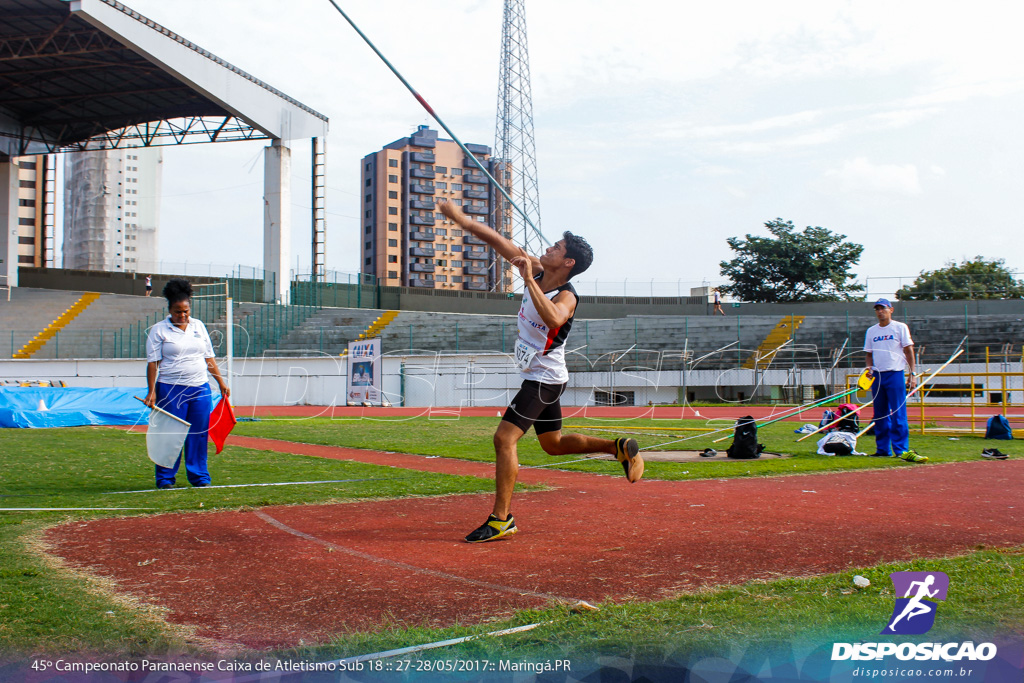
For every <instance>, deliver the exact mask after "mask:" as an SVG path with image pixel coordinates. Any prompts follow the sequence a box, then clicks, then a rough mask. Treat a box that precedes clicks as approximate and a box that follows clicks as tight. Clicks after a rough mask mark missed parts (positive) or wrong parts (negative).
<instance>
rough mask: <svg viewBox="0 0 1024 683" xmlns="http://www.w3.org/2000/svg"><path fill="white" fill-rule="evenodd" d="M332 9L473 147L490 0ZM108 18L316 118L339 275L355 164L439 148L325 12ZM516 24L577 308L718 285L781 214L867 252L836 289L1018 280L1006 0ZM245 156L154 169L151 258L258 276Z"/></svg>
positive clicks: (352, 233)
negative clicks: (976, 261)
mask: <svg viewBox="0 0 1024 683" xmlns="http://www.w3.org/2000/svg"><path fill="white" fill-rule="evenodd" d="M338 2H339V4H340V5H341V6H342V7H343V8H344V9H345V11H346V12H347V13H348V14H349V16H351V17H352V19H353V21H355V22H356V23H357V24H358V25H359V27H360V28H361V29H362V30H363V31H364V32H365V33H366V34H367V35H368V36H369V37H370V39H371V40H373V41H374V42H375V43H376V44H377V46H378V48H379V49H380V50H381V51H382V52H383V53H384V55H385V56H386V57H387V58H388V59H389V60H390V61H391V62H392V63H393V64H394V65H395V66H396V67H397V68H398V70H399V71H401V72H402V74H403V75H404V76H405V77H406V79H407V80H408V81H409V82H410V83H411V84H412V85H413V87H415V88H416V89H417V90H418V91H419V92H420V93H421V94H422V95H423V96H424V97H425V98H426V100H427V101H428V102H430V104H431V105H432V106H433V108H434V109H435V110H436V111H437V112H438V114H439V115H440V116H441V117H442V119H444V121H445V122H446V123H447V124H448V125H449V127H450V128H451V129H452V130H453V131H454V132H455V133H456V135H458V137H459V138H460V139H461V140H462V141H463V142H474V143H479V144H486V145H493V141H494V130H495V111H496V107H497V91H498V59H499V48H500V37H501V22H502V2H500V0H416V2H410V1H408V0H388V2H380V1H379V0H374V1H372V2H371V1H369V0H338ZM128 4H129V5H130V6H131V7H132V8H133V9H135V10H137V11H139V12H140V13H142V14H143V15H146V16H148V17H149V18H151V19H153V20H155V21H157V22H159V23H161V24H163V25H165V26H166V27H168V28H169V29H171V30H173V31H175V32H177V33H179V34H181V35H183V36H184V37H186V38H187V39H189V40H191V41H192V42H194V43H196V44H198V45H200V46H201V47H204V48H206V49H208V50H210V51H211V52H213V53H214V54H216V55H218V56H219V57H221V58H223V59H225V60H227V61H228V62H231V63H232V64H234V65H236V66H238V67H240V68H241V69H244V70H246V71H248V72H249V73H251V74H253V75H254V76H256V77H257V78H260V79H262V80H263V81H265V82H267V83H269V84H270V85H272V86H274V87H276V88H278V89H280V90H282V91H284V92H285V93H287V94H288V95H290V96H292V97H294V98H295V99H297V100H299V101H300V102H302V103H304V104H306V105H308V106H310V107H312V108H313V109H315V110H317V111H319V112H321V113H323V114H325V115H327V116H328V117H329V118H330V133H329V135H328V173H327V186H328V193H327V202H326V204H327V212H328V214H327V218H328V228H327V229H328V237H327V265H328V268H330V269H336V270H339V271H347V272H354V271H356V270H357V269H358V263H359V225H360V221H359V218H358V216H359V215H360V200H361V194H360V184H359V175H358V174H359V167H360V160H361V159H362V157H363V156H365V155H366V154H368V153H371V152H374V151H377V150H379V149H380V148H381V147H382V146H383V145H385V144H387V143H389V142H392V141H394V140H396V139H399V138H401V137H405V136H407V135H409V134H410V133H411V132H412V131H413V130H415V128H416V127H417V126H418V125H423V124H427V125H430V126H431V127H432V128H434V129H439V127H438V126H437V125H436V124H435V122H434V121H433V120H432V119H430V117H429V115H428V114H427V113H426V112H425V111H424V110H423V109H422V108H421V107H420V105H419V104H418V103H417V102H416V101H415V99H414V98H413V97H412V96H411V95H410V94H409V92H408V91H407V90H406V89H405V88H404V86H403V85H402V84H401V82H400V81H399V80H398V79H397V78H395V76H394V75H393V74H391V72H390V71H388V70H387V68H386V67H385V65H384V64H383V63H382V62H381V61H380V60H379V59H378V58H377V56H376V55H374V54H373V52H372V51H371V50H370V49H369V47H367V46H366V44H365V43H363V42H362V40H361V39H360V38H359V37H358V35H357V34H356V33H355V32H354V31H353V30H352V29H351V27H350V26H349V25H348V24H347V23H346V22H345V21H344V19H343V18H342V17H341V15H340V14H338V13H337V12H336V10H335V9H334V8H333V7H332V6H331V4H330V3H329V2H328V1H327V0H322V1H319V0H317V1H314V0H289V2H288V3H283V2H279V1H278V0H246V2H241V1H240V0H212V1H211V0H202V1H200V0H175V2H173V3H169V2H166V1H165V0H128ZM526 14H527V26H528V32H529V48H530V70H531V74H532V93H533V110H534V122H535V126H536V143H537V166H538V176H539V184H540V207H541V228H542V230H543V231H544V232H545V234H546V235H547V236H548V237H549V239H552V241H553V240H554V239H557V238H558V236H560V234H561V232H562V231H563V230H572V231H574V232H577V233H579V234H581V235H583V236H584V237H586V238H587V239H588V240H589V241H590V242H591V244H592V245H593V246H594V250H595V262H594V265H593V267H592V268H591V270H590V271H588V272H587V273H585V274H583V275H581V276H579V280H580V281H581V283H583V284H584V287H582V288H581V291H583V292H584V293H595V292H596V293H600V294H616V293H628V294H630V295H642V294H646V293H654V294H658V295H668V294H676V293H677V292H678V293H682V294H684V295H685V294H688V293H689V287H694V286H699V285H700V284H702V283H704V282H707V283H711V284H717V283H721V282H724V280H723V278H722V276H721V275H720V272H719V262H720V261H722V260H723V259H724V260H728V259H730V258H732V252H731V251H730V250H729V247H728V245H727V244H726V239H727V238H729V237H732V236H741V237H742V236H743V235H745V234H747V233H752V234H755V235H767V234H768V233H767V231H766V230H765V228H764V223H765V222H766V221H770V220H773V219H775V218H776V217H779V218H783V219H785V220H791V221H793V223H794V224H796V226H797V227H798V228H800V229H802V228H803V227H805V226H808V225H815V226H822V227H825V228H828V229H829V230H832V231H833V232H837V233H840V234H843V235H846V236H847V238H848V239H849V240H850V241H853V242H856V243H859V244H863V245H864V247H865V248H864V253H863V256H862V258H861V261H860V263H859V264H858V265H857V266H856V267H855V268H854V269H853V272H855V273H856V274H857V279H858V280H859V281H860V282H866V283H867V284H868V287H869V290H870V292H873V293H879V294H882V293H891V292H892V291H894V290H895V289H896V288H897V286H898V281H897V280H895V279H890V280H887V279H885V278H895V277H904V278H905V279H904V282H905V283H909V282H910V281H911V279H912V278H913V277H914V276H916V275H917V274H919V273H920V272H921V271H922V270H931V269H935V268H939V267H942V266H943V265H944V264H945V263H946V262H948V261H950V260H955V261H959V260H962V259H965V258H973V257H974V256H978V255H981V256H984V257H987V258H1003V259H1005V260H1006V265H1007V266H1008V267H1009V268H1010V269H1011V270H1014V271H1017V270H1020V271H1024V253H1022V252H1024V247H1022V246H1021V245H1022V241H1021V240H1020V239H1019V238H1018V237H1015V235H1017V234H1018V232H1017V231H1018V230H1019V229H1020V227H1021V220H1022V219H1021V215H1022V211H1021V203H1022V197H1024V193H1022V191H1021V189H1022V187H1024V134H1022V132H1021V116H1020V114H1021V112H1024V41H1021V40H1020V38H1019V35H1017V34H1018V32H1019V22H1018V21H1017V16H1016V14H1017V13H1016V11H1015V10H1013V9H1012V8H1011V4H1010V3H1004V2H986V1H982V2H974V3H971V4H970V6H969V7H968V6H967V5H964V4H958V3H935V2H922V1H918V0H903V1H901V2H898V3H893V2H891V1H888V2H875V1H874V0H856V1H853V2H835V1H832V0H815V1H807V2H804V1H797V0H779V1H777V2H772V3H765V2H753V1H750V0H737V1H736V2H732V3H677V2H658V1H653V2H647V3H622V2H610V1H606V0H545V1H544V2H526ZM442 136H443V133H442ZM264 145H265V142H264V143H255V142H236V143H224V144H214V145H189V146H184V147H180V148H165V149H164V179H163V201H162V207H161V238H160V258H162V259H166V260H169V261H177V262H181V261H184V260H188V261H189V262H190V263H214V264H228V265H232V264H246V265H257V266H259V265H261V264H262V208H261V207H262V200H261V197H262V192H263V160H262V148H263V146H264ZM291 146H292V150H293V158H292V164H293V166H292V174H293V178H292V182H293V184H292V199H293V207H292V208H293V224H292V230H293V252H292V253H293V262H295V258H296V256H297V257H298V262H297V266H298V269H299V271H300V272H308V270H309V251H310V249H309V240H310V238H309V194H310V193H309V186H310V185H309V143H308V141H307V140H297V141H294V142H293V143H292V145H291ZM869 278H870V279H869ZM595 281H596V283H595ZM587 290H589V291H587Z"/></svg>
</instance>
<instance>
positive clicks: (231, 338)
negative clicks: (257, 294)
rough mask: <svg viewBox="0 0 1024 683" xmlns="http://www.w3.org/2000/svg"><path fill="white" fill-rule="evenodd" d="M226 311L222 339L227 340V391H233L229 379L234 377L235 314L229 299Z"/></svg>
mask: <svg viewBox="0 0 1024 683" xmlns="http://www.w3.org/2000/svg"><path fill="white" fill-rule="evenodd" d="M226 304H227V310H226V311H225V313H226V318H225V322H226V329H225V330H224V337H225V338H226V340H227V347H228V348H227V353H228V360H227V370H228V391H234V387H233V386H232V382H231V378H232V377H234V376H235V372H234V363H235V324H234V322H235V314H234V302H233V301H232V300H231V297H228V298H227V302H226Z"/></svg>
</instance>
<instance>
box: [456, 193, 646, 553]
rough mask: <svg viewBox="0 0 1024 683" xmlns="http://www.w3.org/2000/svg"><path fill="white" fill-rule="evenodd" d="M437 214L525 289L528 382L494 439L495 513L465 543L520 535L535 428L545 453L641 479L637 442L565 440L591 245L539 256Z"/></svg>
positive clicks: (519, 359)
mask: <svg viewBox="0 0 1024 683" xmlns="http://www.w3.org/2000/svg"><path fill="white" fill-rule="evenodd" d="M439 208H440V210H441V212H442V213H443V214H444V215H445V216H447V217H448V218H450V219H451V220H453V221H455V222H456V223H457V224H458V225H459V227H460V228H462V229H463V230H465V231H466V232H468V233H470V234H472V235H474V236H476V237H478V238H480V239H481V240H483V241H484V242H486V243H487V244H489V245H490V246H491V247H493V248H494V250H495V251H497V252H498V253H499V254H501V256H502V257H503V258H505V259H506V260H507V261H509V263H511V264H512V265H513V266H515V267H516V268H518V269H519V274H520V275H522V277H523V282H524V283H526V290H525V291H524V292H523V305H522V307H521V308H520V309H519V337H518V338H517V339H516V348H515V361H516V365H517V366H518V367H519V371H520V372H519V374H520V376H521V377H522V378H523V384H522V387H521V388H520V389H519V393H517V394H516V395H515V398H513V399H512V402H511V403H510V404H509V407H508V409H507V410H506V411H505V415H504V416H503V417H502V418H501V423H500V424H499V425H498V430H497V431H496V432H495V433H494V452H495V464H494V474H495V476H494V480H495V489H496V491H495V495H494V510H493V511H492V512H491V515H490V516H489V517H488V518H487V521H486V522H484V523H483V525H481V526H480V528H478V529H476V530H475V531H473V533H471V534H469V535H468V536H466V541H467V542H469V543H483V542H484V541H494V540H497V539H499V538H502V537H505V536H510V535H512V534H514V533H516V531H518V529H517V528H516V523H515V520H514V519H513V518H512V510H511V505H512V490H513V489H514V488H515V485H516V477H517V476H518V475H519V458H518V456H517V454H516V444H517V443H518V442H519V439H521V438H522V437H523V435H524V434H525V433H526V432H527V431H528V430H529V429H530V427H531V426H532V427H533V429H534V431H535V432H536V433H537V440H538V441H540V445H541V447H542V448H543V449H544V452H546V453H547V454H549V455H570V454H574V453H608V454H610V455H614V456H615V457H616V459H617V460H618V461H619V462H621V463H622V467H623V469H624V470H625V471H626V478H627V479H629V481H630V482H636V481H639V479H640V477H641V476H643V473H644V460H643V458H642V457H641V456H640V449H639V447H638V446H637V443H636V440H635V439H626V438H620V439H616V440H615V441H609V440H608V439H598V438H595V437H592V436H584V435H582V434H562V407H561V405H560V404H559V398H560V397H561V395H562V392H563V391H565V387H566V383H567V382H568V381H569V372H568V370H567V369H566V367H565V346H564V344H565V339H566V337H567V336H568V335H569V329H570V328H571V327H572V321H573V317H574V316H575V314H576V305H577V304H578V303H579V296H578V295H577V294H576V290H575V289H574V288H573V286H572V285H571V284H569V279H570V278H571V277H573V276H574V275H577V274H579V273H582V272H583V271H585V270H586V269H587V268H589V267H590V263H591V262H592V261H593V260H594V252H593V250H592V249H591V248H590V245H589V244H587V242H586V240H584V239H583V238H582V237H578V236H576V235H573V234H572V233H571V232H568V231H566V232H565V233H563V234H562V239H560V240H559V241H558V242H556V243H555V245H554V246H552V247H549V248H548V250H547V251H546V252H544V255H543V256H541V257H540V258H537V257H536V256H531V255H529V254H527V253H526V251H525V250H523V249H522V248H521V247H517V246H516V245H515V244H513V243H512V242H511V241H509V240H507V239H505V238H504V237H503V236H502V235H500V234H499V233H498V232H496V231H495V230H493V229H491V228H490V227H489V226H487V225H484V224H483V223H480V222H478V221H474V220H472V219H470V218H468V217H467V216H466V215H465V214H464V213H463V212H462V209H461V208H459V207H458V206H456V205H455V204H452V203H451V202H445V201H442V202H440V203H439Z"/></svg>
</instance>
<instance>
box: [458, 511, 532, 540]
mask: <svg viewBox="0 0 1024 683" xmlns="http://www.w3.org/2000/svg"><path fill="white" fill-rule="evenodd" d="M517 531H519V529H518V528H517V527H516V520H515V519H513V518H512V514H511V513H509V516H508V519H506V520H500V519H498V518H497V517H496V516H495V515H493V514H490V515H487V521H486V522H484V523H483V524H482V525H481V526H480V528H478V529H476V530H475V531H474V532H473V533H471V534H470V535H469V536H466V543H484V542H485V541H497V540H498V539H499V538H504V537H506V536H511V535H512V534H514V533H516V532H517Z"/></svg>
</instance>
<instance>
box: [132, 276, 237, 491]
mask: <svg viewBox="0 0 1024 683" xmlns="http://www.w3.org/2000/svg"><path fill="white" fill-rule="evenodd" d="M164 298H166V299H167V310H168V311H169V312H170V315H168V316H167V317H166V318H165V319H163V320H161V321H160V322H158V323H157V324H155V325H153V327H152V328H150V330H149V337H148V338H147V339H146V360H147V361H148V365H147V366H146V381H147V383H148V385H149V393H148V394H147V395H146V401H145V403H146V405H148V406H150V407H152V406H153V405H154V404H155V405H156V406H157V407H159V408H162V409H164V410H166V411H167V412H169V413H171V414H172V415H174V416H175V417H179V418H181V419H182V420H185V421H186V422H188V423H190V424H191V425H192V426H191V427H190V428H189V430H188V436H187V437H186V438H185V448H184V452H185V474H186V476H187V477H188V481H189V483H190V484H192V486H209V484H210V473H209V471H208V470H207V469H206V439H207V432H208V431H209V427H210V412H211V411H212V410H213V398H212V394H211V392H210V384H209V381H208V379H207V372H209V374H211V375H213V378H214V379H215V380H217V384H219V385H220V392H221V394H222V395H223V396H224V397H225V398H227V397H228V396H229V395H230V394H231V392H230V390H229V389H228V385H227V383H226V382H225V381H224V380H223V378H221V376H220V370H219V369H218V368H217V362H216V361H215V360H214V356H213V343H212V342H211V341H210V335H209V333H207V331H206V325H204V324H203V323H202V321H201V320H196V319H195V318H193V317H191V315H190V314H191V312H192V285H191V284H189V282H188V281H187V280H181V279H177V278H176V279H173V280H171V281H170V282H168V283H167V285H166V286H165V287H164ZM180 465H181V456H180V455H179V456H178V459H177V460H176V461H175V462H174V467H161V466H160V465H157V466H156V485H157V488H161V489H169V488H171V487H172V486H174V477H175V475H176V474H177V473H178V467H179V466H180Z"/></svg>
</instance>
